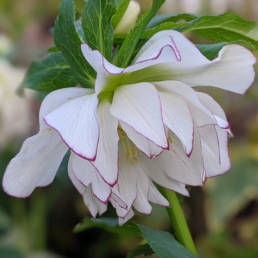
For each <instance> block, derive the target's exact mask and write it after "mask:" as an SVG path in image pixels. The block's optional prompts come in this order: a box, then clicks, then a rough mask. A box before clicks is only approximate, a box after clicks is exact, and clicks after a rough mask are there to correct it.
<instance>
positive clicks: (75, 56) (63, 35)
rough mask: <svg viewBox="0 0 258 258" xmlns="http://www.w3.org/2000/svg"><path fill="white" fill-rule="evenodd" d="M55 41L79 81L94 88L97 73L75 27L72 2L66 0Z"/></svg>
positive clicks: (55, 31)
mask: <svg viewBox="0 0 258 258" xmlns="http://www.w3.org/2000/svg"><path fill="white" fill-rule="evenodd" d="M54 39H55V44H56V46H57V48H58V49H59V50H60V51H62V52H63V54H64V56H65V58H66V60H67V62H68V63H69V65H70V66H71V69H72V70H73V72H74V74H75V75H76V77H77V78H78V81H79V82H80V83H81V84H82V85H83V86H85V87H92V85H93V82H94V77H95V74H96V73H95V71H94V70H93V68H92V67H91V66H90V65H89V64H88V63H87V61H86V60H85V58H84V56H83V54H82V51H81V44H82V40H81V38H80V37H79V35H78V33H77V31H76V27H75V10H74V4H73V1H72V0H64V1H63V2H62V4H61V5H60V8H59V15H58V17H57V19H56V22H55V28H54Z"/></svg>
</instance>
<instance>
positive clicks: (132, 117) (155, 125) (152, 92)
mask: <svg viewBox="0 0 258 258" xmlns="http://www.w3.org/2000/svg"><path fill="white" fill-rule="evenodd" d="M111 113H112V114H113V115H114V116H115V117H117V118H118V119H119V120H121V121H122V122H125V123H127V124H128V125H130V126H131V127H133V128H134V129H135V130H136V131H137V132H138V133H140V134H142V135H143V136H145V137H146V138H148V139H150V140H151V141H153V142H154V143H156V144H157V145H159V146H160V147H162V148H168V141H167V137H166V133H165V129H164V124H163V120H162V112H161V103H160V99H159V95H158V92H157V90H156V89H155V87H154V86H153V85H152V84H150V83H138V84H132V85H124V86H122V87H120V88H119V89H118V90H117V91H116V92H115V95H114V98H113V103H112V106H111Z"/></svg>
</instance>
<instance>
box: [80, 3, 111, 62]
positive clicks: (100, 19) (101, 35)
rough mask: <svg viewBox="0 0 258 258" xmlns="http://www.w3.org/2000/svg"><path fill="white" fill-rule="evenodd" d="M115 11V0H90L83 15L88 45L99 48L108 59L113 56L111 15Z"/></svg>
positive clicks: (83, 25)
mask: <svg viewBox="0 0 258 258" xmlns="http://www.w3.org/2000/svg"><path fill="white" fill-rule="evenodd" d="M114 13H115V7H114V3H113V1H111V0H88V1H87V4H86V7H85V9H84V11H83V15H82V27H83V31H84V34H85V37H86V41H87V43H88V45H89V46H90V47H91V48H92V49H98V50H99V51H100V52H101V53H102V54H103V55H104V56H105V57H106V58H107V59H108V60H111V57H112V45H113V27H112V24H111V17H112V16H113V14H114Z"/></svg>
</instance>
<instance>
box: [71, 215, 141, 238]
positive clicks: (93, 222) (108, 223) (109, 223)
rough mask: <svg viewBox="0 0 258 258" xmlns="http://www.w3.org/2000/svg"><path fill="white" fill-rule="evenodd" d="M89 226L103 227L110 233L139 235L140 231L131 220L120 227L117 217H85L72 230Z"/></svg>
mask: <svg viewBox="0 0 258 258" xmlns="http://www.w3.org/2000/svg"><path fill="white" fill-rule="evenodd" d="M90 228H103V229H105V230H107V231H109V232H112V233H118V234H125V235H130V236H140V235H141V232H140V231H139V229H138V228H137V226H136V225H135V224H134V223H132V222H127V223H126V224H125V225H123V226H122V227H121V226H119V225H118V223H117V219H114V218H98V219H90V218H85V219H84V220H83V222H82V223H80V224H78V225H77V226H76V227H75V228H74V232H75V233H78V232H82V231H84V230H87V229H90Z"/></svg>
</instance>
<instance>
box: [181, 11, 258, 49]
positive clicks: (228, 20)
mask: <svg viewBox="0 0 258 258" xmlns="http://www.w3.org/2000/svg"><path fill="white" fill-rule="evenodd" d="M181 31H183V32H185V31H193V32H194V33H196V34H198V35H200V36H201V37H203V38H206V39H208V40H211V41H214V42H228V43H236V44H241V45H245V46H247V47H250V48H252V49H254V50H257V49H258V24H256V23H255V22H251V21H246V20H244V19H242V18H241V17H239V16H237V15H236V14H234V13H225V14H222V15H218V16H202V17H200V18H197V19H195V20H193V21H192V22H190V23H189V25H187V26H185V27H184V28H182V30H181Z"/></svg>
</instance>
